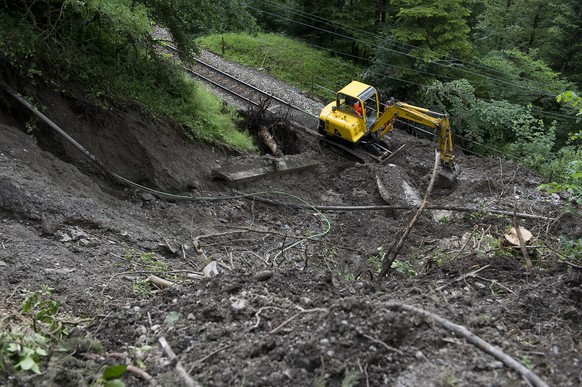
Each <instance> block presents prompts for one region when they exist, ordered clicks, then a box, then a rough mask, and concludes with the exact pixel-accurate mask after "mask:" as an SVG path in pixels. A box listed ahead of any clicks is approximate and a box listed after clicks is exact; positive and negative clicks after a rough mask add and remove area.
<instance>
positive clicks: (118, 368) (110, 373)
mask: <svg viewBox="0 0 582 387" xmlns="http://www.w3.org/2000/svg"><path fill="white" fill-rule="evenodd" d="M126 369H127V366H126V365H125V364H116V365H112V366H109V367H107V368H105V370H104V371H103V376H102V378H103V379H104V380H113V379H119V378H120V377H121V375H123V374H124V373H125V370H126Z"/></svg>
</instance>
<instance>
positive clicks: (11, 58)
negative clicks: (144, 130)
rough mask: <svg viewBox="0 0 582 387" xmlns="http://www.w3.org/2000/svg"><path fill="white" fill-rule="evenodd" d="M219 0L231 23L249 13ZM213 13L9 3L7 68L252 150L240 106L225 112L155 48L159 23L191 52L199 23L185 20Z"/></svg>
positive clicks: (1, 41) (114, 4) (3, 55)
mask: <svg viewBox="0 0 582 387" xmlns="http://www.w3.org/2000/svg"><path fill="white" fill-rule="evenodd" d="M216 3H221V4H223V5H224V9H225V12H227V13H228V14H229V15H230V17H232V18H233V20H234V22H233V23H234V24H233V25H240V23H242V22H241V20H240V18H241V17H242V16H241V15H244V14H245V12H244V11H242V12H238V13H237V14H236V15H235V13H232V12H230V11H231V10H232V9H231V8H233V7H235V5H236V3H238V1H231V2H229V1H226V0H217V1H216ZM43 4H44V3H43ZM192 9H195V10H197V11H198V12H190V11H191V10H192ZM209 13H212V10H211V9H210V8H204V9H202V10H199V9H198V8H197V6H196V5H195V4H193V3H190V2H182V1H179V2H173V1H171V0H161V1H157V2H144V1H130V0H98V1H90V2H81V1H69V0H67V1H53V2H46V7H45V6H41V4H40V3H38V2H35V1H32V0H23V1H21V2H19V3H17V4H15V5H14V6H12V5H11V6H10V7H8V5H7V3H6V4H3V5H0V62H1V63H2V72H4V71H12V72H13V73H15V74H16V75H17V76H18V77H20V78H23V79H25V80H26V81H28V82H30V83H32V84H34V83H38V82H46V83H48V84H51V85H53V87H54V88H55V89H57V90H60V91H64V89H65V87H64V86H61V85H64V84H65V82H66V83H67V84H74V85H75V88H77V87H78V86H81V87H84V88H85V90H84V91H85V93H86V94H88V95H90V96H92V97H93V99H94V101H95V102H96V103H97V104H98V105H100V106H103V107H108V106H109V105H111V104H112V103H111V101H115V103H114V104H115V105H123V104H125V103H127V104H130V103H136V102H137V103H138V104H140V105H141V106H143V107H144V110H147V111H149V112H150V113H152V114H153V115H155V116H157V117H159V118H163V119H165V120H166V121H170V122H175V123H176V124H177V126H178V127H181V128H184V131H185V132H186V134H188V135H189V136H190V137H191V138H197V139H200V140H205V141H211V142H215V143H226V144H228V145H230V146H232V147H235V148H239V149H244V150H251V149H254V145H253V143H252V140H251V138H250V136H249V135H247V134H245V133H241V132H239V131H238V130H237V129H236V120H237V118H236V115H235V114H234V112H232V111H230V112H226V113H224V112H223V111H222V110H223V109H222V106H221V103H220V102H219V100H218V99H216V98H214V97H212V96H211V95H210V94H209V93H208V92H206V91H205V90H203V89H202V88H200V87H198V86H196V84H195V83H194V82H193V81H191V80H189V79H187V78H186V77H185V76H184V74H183V71H182V70H181V69H180V68H179V67H178V66H177V65H175V64H174V63H173V61H172V60H171V59H170V58H167V57H165V56H164V55H162V54H160V53H159V52H158V50H157V41H156V40H155V37H154V36H155V34H154V26H155V25H156V22H161V23H162V26H163V25H165V26H167V27H168V28H169V29H170V30H171V31H172V33H173V34H174V35H173V38H174V40H175V41H177V43H178V46H179V47H182V48H184V50H183V51H182V53H183V54H184V55H183V56H187V54H189V53H191V52H192V50H193V48H194V40H193V38H192V30H194V29H196V28H195V27H194V26H193V25H186V24H184V23H185V22H186V21H189V22H190V21H194V20H198V19H197V18H200V17H204V15H208V14H209ZM154 17H155V20H154V19H153V18H154ZM227 18H228V17H227V16H225V15H224V14H222V13H217V14H216V15H212V17H210V19H212V21H213V22H214V23H215V25H216V27H217V28H218V27H219V26H224V25H226V24H228V23H227V22H226V21H225V20H226V19H227ZM198 22H201V20H198ZM249 23H250V24H252V23H251V22H249ZM204 29H205V30H206V31H208V29H207V27H205V28H204ZM188 37H190V38H188ZM105 96H107V98H105Z"/></svg>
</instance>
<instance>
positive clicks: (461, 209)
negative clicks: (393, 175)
mask: <svg viewBox="0 0 582 387" xmlns="http://www.w3.org/2000/svg"><path fill="white" fill-rule="evenodd" d="M245 199H249V200H254V201H257V202H261V203H266V204H271V205H274V206H279V207H289V208H311V209H315V210H319V211H384V210H412V209H415V208H418V207H417V206H413V205H406V204H402V205H401V204H395V205H379V206H375V205H374V206H348V205H340V206H306V205H302V204H292V203H285V202H281V201H279V200H273V199H265V198H261V197H258V196H247V197H245ZM425 210H444V211H456V212H475V211H482V212H489V213H492V214H499V215H509V216H512V215H513V211H506V210H497V209H494V208H481V207H460V206H437V205H433V206H426V207H425ZM516 215H517V217H518V218H526V219H543V220H555V219H554V218H550V217H549V216H546V215H535V214H527V213H524V212H518V213H517V214H516Z"/></svg>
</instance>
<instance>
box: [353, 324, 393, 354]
mask: <svg viewBox="0 0 582 387" xmlns="http://www.w3.org/2000/svg"><path fill="white" fill-rule="evenodd" d="M356 332H358V334H359V335H361V336H362V337H365V338H366V339H368V340H370V341H371V342H373V343H376V344H380V345H381V346H383V347H384V348H386V349H387V350H388V351H390V352H396V353H397V354H399V355H400V356H404V353H402V351H401V350H399V349H397V348H394V347H391V346H389V345H388V344H386V343H385V342H383V341H382V340H378V339H377V338H375V337H372V336H370V335H368V334H365V333H364V332H362V331H361V330H359V329H358V330H356Z"/></svg>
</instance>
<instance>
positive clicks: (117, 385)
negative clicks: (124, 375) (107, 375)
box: [105, 379, 125, 387]
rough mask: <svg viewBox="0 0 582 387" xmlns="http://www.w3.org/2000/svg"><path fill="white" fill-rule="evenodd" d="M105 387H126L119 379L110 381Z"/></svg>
mask: <svg viewBox="0 0 582 387" xmlns="http://www.w3.org/2000/svg"><path fill="white" fill-rule="evenodd" d="M105 387H125V383H123V382H122V381H121V380H119V379H113V380H108V381H107V383H105Z"/></svg>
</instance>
